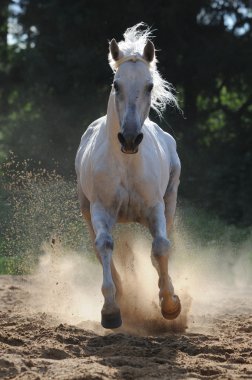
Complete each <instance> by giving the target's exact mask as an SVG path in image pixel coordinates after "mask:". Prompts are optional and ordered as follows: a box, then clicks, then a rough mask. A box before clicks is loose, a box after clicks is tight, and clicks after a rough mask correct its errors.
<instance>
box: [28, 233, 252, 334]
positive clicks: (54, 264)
mask: <svg viewBox="0 0 252 380" xmlns="http://www.w3.org/2000/svg"><path fill="white" fill-rule="evenodd" d="M132 227H133V226H130V227H125V226H124V227H119V228H117V230H116V232H115V242H116V244H115V253H114V258H115V264H116V267H117V269H118V271H119V273H120V276H121V280H122V285H123V298H122V299H121V300H120V308H121V312H122V318H123V326H122V327H121V328H120V329H118V330H117V331H122V332H128V333H132V334H136V335H149V334H163V333H166V332H184V331H185V330H186V329H188V330H189V331H192V332H193V331H195V323H196V324H198V325H199V324H200V325H201V327H200V329H201V331H202V332H203V331H205V328H206V326H204V317H205V316H209V315H212V316H214V315H217V314H218V315H220V314H224V313H226V312H228V313H233V314H234V313H237V312H238V313H243V312H245V313H246V295H247V297H248V300H249V297H250V296H249V294H250V290H249V287H250V282H251V278H252V277H251V275H252V272H251V264H250V263H249V256H247V257H246V255H245V252H248V250H247V249H246V244H245V245H244V247H241V250H243V251H244V253H243V254H241V253H239V255H237V254H236V255H234V254H233V255H232V254H231V253H230V250H229V249H223V247H222V249H221V250H220V251H219V250H218V249H217V248H216V247H215V248H206V247H205V248H204V249H203V248H202V247H201V249H200V252H199V247H198V248H197V247H196V246H195V247H193V244H192V243H190V246H191V248H190V247H189V246H188V243H189V237H188V236H187V238H186V239H187V240H185V237H183V238H182V237H181V235H180V233H179V232H178V231H177V232H176V233H175V234H174V241H175V243H174V244H175V247H174V250H173V254H172V258H171V260H170V265H169V267H170V268H169V271H170V275H171V277H172V280H173V284H174V287H175V291H176V293H177V294H178V295H179V297H180V299H181V303H182V312H181V315H180V316H179V317H178V318H177V319H176V320H175V321H167V320H165V319H164V318H163V317H162V316H161V313H160V307H159V301H158V285H157V283H158V277H157V273H156V271H155V269H154V268H153V266H152V265H151V260H150V249H151V241H150V239H149V237H148V235H147V232H146V231H145V230H144V229H143V228H137V227H136V226H134V232H133V231H132ZM183 236H185V234H184V233H183ZM43 249H44V252H45V253H44V255H42V256H41V258H40V262H39V265H38V268H37V271H36V274H35V275H34V277H33V280H32V288H33V291H32V292H31V291H30V294H31V299H30V306H31V307H32V308H33V309H34V310H36V311H42V312H47V313H50V314H54V315H55V316H57V318H59V320H61V321H63V322H67V323H71V324H81V323H82V324H83V326H85V327H87V328H90V329H95V331H99V332H100V333H101V334H102V333H104V330H103V329H102V328H101V327H100V325H99V322H100V311H101V308H102V305H103V298H102V294H101V291H100V288H101V282H102V270H101V267H100V264H99V263H98V262H97V260H96V258H94V257H92V256H90V255H86V256H85V253H83V254H82V255H81V254H77V253H76V252H69V250H66V249H64V247H63V246H62V245H61V243H60V241H56V242H55V244H44V247H43ZM240 295H242V297H240ZM244 297H245V298H244ZM240 298H242V302H241V303H239V302H238V303H237V300H239V299H240ZM248 302H249V301H248ZM249 309H250V305H249V307H248V310H249ZM197 331H199V327H198V330H197Z"/></svg>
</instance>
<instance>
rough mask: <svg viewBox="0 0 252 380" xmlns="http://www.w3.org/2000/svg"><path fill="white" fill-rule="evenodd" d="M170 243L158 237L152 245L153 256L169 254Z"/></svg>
mask: <svg viewBox="0 0 252 380" xmlns="http://www.w3.org/2000/svg"><path fill="white" fill-rule="evenodd" d="M170 248H171V243H170V241H169V240H168V239H166V238H164V237H162V236H158V237H156V238H155V239H154V240H153V243H152V254H153V255H154V256H166V255H168V254H169V250H170Z"/></svg>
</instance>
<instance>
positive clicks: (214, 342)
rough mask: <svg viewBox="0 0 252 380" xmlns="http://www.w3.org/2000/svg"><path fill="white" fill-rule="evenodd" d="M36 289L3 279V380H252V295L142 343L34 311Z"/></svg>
mask: <svg viewBox="0 0 252 380" xmlns="http://www.w3.org/2000/svg"><path fill="white" fill-rule="evenodd" d="M31 285H32V283H31V280H30V278H29V277H21V276H19V277H17V276H16V277H15V276H1V277H0V296H1V308H0V325H1V330H0V378H1V379H30V380H35V379H157V378H162V379H184V378H190V379H250V378H252V304H251V291H250V290H248V292H247V294H244V296H243V298H241V295H239V296H237V295H234V296H233V298H232V299H229V300H226V303H227V305H228V304H229V306H230V312H227V313H225V314H217V315H215V316H211V315H202V316H197V318H196V317H195V318H194V317H193V316H190V326H191V327H189V329H187V331H186V332H183V333H174V332H172V331H171V332H166V333H160V334H156V335H149V336H137V335H132V334H129V333H128V332H126V331H124V330H123V329H121V330H120V331H119V332H110V331H105V330H103V329H102V328H100V325H99V323H97V322H81V323H78V324H77V325H70V324H66V323H62V322H61V321H60V319H59V318H57V317H55V315H53V314H49V313H43V312H37V311H32V310H31V309H30V308H28V307H27V305H28V303H29V302H28V300H29V297H30V294H29V286H31ZM237 297H238V298H237ZM238 304H239V305H240V306H239V307H238ZM234 305H236V306H237V307H236V308H234Z"/></svg>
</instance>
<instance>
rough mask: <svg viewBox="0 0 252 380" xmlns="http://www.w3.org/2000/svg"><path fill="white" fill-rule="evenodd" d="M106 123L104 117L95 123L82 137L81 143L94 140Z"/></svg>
mask: <svg viewBox="0 0 252 380" xmlns="http://www.w3.org/2000/svg"><path fill="white" fill-rule="evenodd" d="M104 122H105V116H102V117H100V118H99V119H97V120H95V121H93V122H92V123H91V124H90V125H89V126H88V127H87V129H86V131H85V132H84V134H83V135H82V138H81V142H83V141H85V140H90V138H92V137H93V136H94V135H95V134H96V132H97V130H98V129H99V128H100V127H101V126H102V125H103V123H104Z"/></svg>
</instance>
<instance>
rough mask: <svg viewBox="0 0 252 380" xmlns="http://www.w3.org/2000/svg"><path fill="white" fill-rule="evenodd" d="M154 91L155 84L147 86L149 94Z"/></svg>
mask: <svg viewBox="0 0 252 380" xmlns="http://www.w3.org/2000/svg"><path fill="white" fill-rule="evenodd" d="M152 89H153V83H149V84H148V86H147V92H151V91H152Z"/></svg>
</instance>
